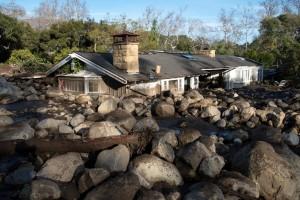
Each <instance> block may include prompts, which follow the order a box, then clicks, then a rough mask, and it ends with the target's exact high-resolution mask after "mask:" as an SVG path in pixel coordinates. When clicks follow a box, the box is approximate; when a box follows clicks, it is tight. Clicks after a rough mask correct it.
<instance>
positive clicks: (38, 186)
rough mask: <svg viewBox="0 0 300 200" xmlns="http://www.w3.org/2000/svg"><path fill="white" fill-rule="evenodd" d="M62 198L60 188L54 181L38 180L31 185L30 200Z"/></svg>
mask: <svg viewBox="0 0 300 200" xmlns="http://www.w3.org/2000/svg"><path fill="white" fill-rule="evenodd" d="M60 197H61V191H60V189H59V186H58V185H57V184H56V183H55V182H53V181H50V180H44V179H38V180H34V181H33V182H32V184H31V194H30V199H32V200H44V199H59V198H60Z"/></svg>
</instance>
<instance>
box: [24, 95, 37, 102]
mask: <svg viewBox="0 0 300 200" xmlns="http://www.w3.org/2000/svg"><path fill="white" fill-rule="evenodd" d="M26 100H27V101H37V100H40V98H39V96H38V95H36V94H31V95H29V96H27V97H26Z"/></svg>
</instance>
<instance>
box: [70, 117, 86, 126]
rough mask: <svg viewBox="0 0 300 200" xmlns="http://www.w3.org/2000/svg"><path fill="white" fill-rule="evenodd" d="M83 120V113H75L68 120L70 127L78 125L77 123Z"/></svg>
mask: <svg viewBox="0 0 300 200" xmlns="http://www.w3.org/2000/svg"><path fill="white" fill-rule="evenodd" d="M84 120H85V117H84V115H82V114H76V115H75V116H74V117H73V118H72V119H71V121H70V124H71V126H72V127H76V126H78V125H79V124H81V123H83V122H84Z"/></svg>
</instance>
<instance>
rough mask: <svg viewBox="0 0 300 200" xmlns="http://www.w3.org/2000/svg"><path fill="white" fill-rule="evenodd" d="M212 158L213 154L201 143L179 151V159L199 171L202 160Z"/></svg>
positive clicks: (188, 145) (195, 143)
mask: <svg viewBox="0 0 300 200" xmlns="http://www.w3.org/2000/svg"><path fill="white" fill-rule="evenodd" d="M210 156H211V152H210V151H209V150H208V149H207V148H206V146H205V145H204V144H202V143H201V142H199V141H196V142H193V143H190V144H187V145H185V146H183V147H182V148H180V149H179V151H178V152H177V157H178V158H180V159H181V160H183V161H184V162H185V163H187V164H188V165H189V166H191V167H192V169H193V170H197V168H198V166H199V164H200V163H201V161H202V160H204V159H205V158H207V157H210Z"/></svg>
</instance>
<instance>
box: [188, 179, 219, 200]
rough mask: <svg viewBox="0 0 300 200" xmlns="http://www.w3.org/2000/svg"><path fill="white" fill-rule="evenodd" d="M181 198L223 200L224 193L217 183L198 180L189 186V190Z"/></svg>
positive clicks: (189, 199)
mask: <svg viewBox="0 0 300 200" xmlns="http://www.w3.org/2000/svg"><path fill="white" fill-rule="evenodd" d="M183 200H224V195H223V192H222V190H221V189H220V188H219V187H218V186H217V185H215V184H213V183H208V182H200V183H196V184H194V185H192V186H190V187H189V192H188V193H187V194H186V195H185V196H184V198H183Z"/></svg>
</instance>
